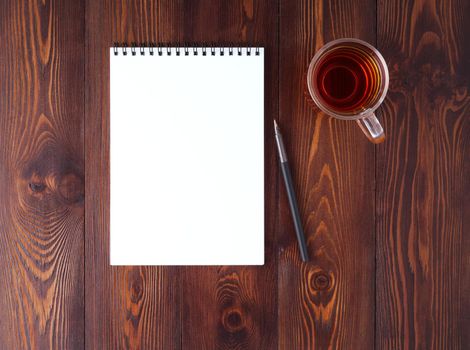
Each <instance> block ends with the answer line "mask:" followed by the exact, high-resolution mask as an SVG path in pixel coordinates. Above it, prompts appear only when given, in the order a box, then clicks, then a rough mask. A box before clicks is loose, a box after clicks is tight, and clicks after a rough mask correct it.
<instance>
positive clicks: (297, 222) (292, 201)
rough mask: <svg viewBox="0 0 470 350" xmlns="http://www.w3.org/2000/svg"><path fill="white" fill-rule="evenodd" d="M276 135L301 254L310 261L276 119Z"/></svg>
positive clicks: (303, 259) (305, 259)
mask: <svg viewBox="0 0 470 350" xmlns="http://www.w3.org/2000/svg"><path fill="white" fill-rule="evenodd" d="M274 137H275V138H276V144H277V150H278V152H279V161H280V163H281V171H282V176H283V177H284V183H285V185H286V191H287V198H288V199H289V206H290V211H291V213H292V219H293V220H294V226H295V233H296V235H297V241H298V242H299V249H300V256H301V257H302V261H304V262H305V261H308V251H307V243H306V242H305V235H304V229H303V228H302V220H301V219H300V214H299V207H298V206H297V198H296V196H295V191H294V185H293V183H292V176H291V174H290V169H289V163H288V162H287V155H286V149H285V148H284V142H283V141H282V135H281V130H280V129H279V126H278V125H277V123H276V120H275V119H274Z"/></svg>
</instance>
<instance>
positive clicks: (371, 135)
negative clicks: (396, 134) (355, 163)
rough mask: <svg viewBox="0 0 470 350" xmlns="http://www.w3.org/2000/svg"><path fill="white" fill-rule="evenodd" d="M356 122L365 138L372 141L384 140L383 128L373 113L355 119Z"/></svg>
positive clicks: (379, 141)
mask: <svg viewBox="0 0 470 350" xmlns="http://www.w3.org/2000/svg"><path fill="white" fill-rule="evenodd" d="M356 121H357V124H359V127H360V128H361V130H362V132H363V133H364V134H366V136H367V138H368V139H369V140H370V141H371V142H373V143H381V142H383V141H384V140H385V134H384V129H383V128H382V125H380V122H379V120H378V119H377V117H376V116H375V114H374V113H371V114H369V115H367V116H365V117H363V118H361V119H357V120H356Z"/></svg>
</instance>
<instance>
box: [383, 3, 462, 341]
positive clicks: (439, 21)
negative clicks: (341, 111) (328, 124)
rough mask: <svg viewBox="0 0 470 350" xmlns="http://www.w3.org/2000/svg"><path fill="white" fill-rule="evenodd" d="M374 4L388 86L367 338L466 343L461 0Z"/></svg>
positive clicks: (384, 107) (384, 113) (384, 109)
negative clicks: (373, 313)
mask: <svg viewBox="0 0 470 350" xmlns="http://www.w3.org/2000/svg"><path fill="white" fill-rule="evenodd" d="M379 5H380V6H379V8H378V24H379V25H378V47H379V49H380V50H381V51H382V52H383V54H384V56H385V57H386V60H387V62H388V65H389V68H390V71H391V84H390V92H389V94H388V98H387V99H386V102H385V105H384V106H383V108H382V109H381V111H382V112H381V115H382V116H383V118H382V119H383V120H384V121H385V129H386V131H387V133H388V140H387V142H385V143H384V144H383V145H380V146H379V148H378V166H377V179H378V181H377V203H378V205H377V326H376V329H377V341H376V346H377V348H379V349H410V348H412V349H464V348H468V344H469V343H470V339H469V336H468V330H469V329H470V322H469V318H468V315H469V313H470V309H469V306H470V305H469V300H470V285H469V283H470V281H469V277H470V276H469V272H468V267H469V260H468V257H469V253H470V242H469V239H468V232H465V230H464V228H466V229H467V231H468V228H469V214H470V212H469V210H468V209H469V207H468V203H469V202H468V199H469V197H468V192H469V191H470V183H469V181H468V176H469V163H470V162H469V142H468V139H469V136H470V133H469V132H470V118H469V117H470V96H469V88H470V85H469V82H470V67H469V62H470V51H469V47H468V38H469V36H470V26H469V24H468V23H469V21H470V4H469V2H468V1H454V0H449V1H404V0H402V1H384V2H379ZM465 209H466V210H465ZM465 214H466V215H465ZM465 236H466V237H465Z"/></svg>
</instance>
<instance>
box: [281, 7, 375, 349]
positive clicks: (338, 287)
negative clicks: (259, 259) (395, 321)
mask: <svg viewBox="0 0 470 350" xmlns="http://www.w3.org/2000/svg"><path fill="white" fill-rule="evenodd" d="M341 37H356V38H360V39H363V40H366V41H368V42H370V43H371V44H375V1H372V0H363V1H334V2H330V1H315V2H314V1H281V24H280V42H281V47H280V112H279V114H280V127H281V129H282V131H283V135H284V139H285V142H286V145H287V151H288V156H290V163H291V167H292V172H293V178H294V181H295V184H296V190H297V194H298V200H299V203H300V210H301V213H302V216H303V223H304V229H305V233H306V236H307V240H308V249H309V253H310V257H311V261H310V262H309V263H302V262H301V260H300V255H299V250H298V246H297V241H296V238H295V232H294V226H293V223H292V220H291V217H290V212H289V209H288V204H287V198H286V195H285V190H284V187H283V186H280V187H281V188H280V189H279V193H280V199H279V205H280V209H279V215H280V228H281V229H282V232H281V233H280V235H279V242H278V244H279V245H280V259H279V266H278V274H279V286H278V294H279V305H278V310H279V315H278V320H279V326H278V327H279V347H280V348H281V349H327V348H331V349H371V348H373V346H374V313H375V311H374V275H375V272H374V266H375V264H374V249H375V247H374V245H375V241H374V239H375V237H374V221H375V218H374V181H375V179H374V145H373V144H371V143H370V142H369V141H368V140H367V139H366V137H365V136H364V135H363V134H362V132H361V131H360V129H359V128H358V126H357V125H356V123H354V122H348V121H339V120H334V119H331V118H329V117H327V116H325V115H323V114H322V113H320V112H318V111H316V110H314V109H313V108H312V107H311V102H310V101H309V99H308V98H307V97H306V94H307V93H306V91H307V90H306V71H307V68H308V64H309V62H310V59H311V58H312V57H313V55H314V53H315V51H316V50H317V49H319V48H320V47H321V46H322V45H323V44H324V43H326V42H328V41H330V40H333V39H337V38H341Z"/></svg>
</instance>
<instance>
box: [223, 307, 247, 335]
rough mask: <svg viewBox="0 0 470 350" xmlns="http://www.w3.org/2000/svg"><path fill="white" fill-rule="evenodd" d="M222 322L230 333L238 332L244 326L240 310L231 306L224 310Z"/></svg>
mask: <svg viewBox="0 0 470 350" xmlns="http://www.w3.org/2000/svg"><path fill="white" fill-rule="evenodd" d="M222 324H223V326H224V328H225V329H226V330H227V331H228V332H231V333H235V332H239V331H241V330H242V329H243V328H245V321H244V319H243V316H242V314H241V312H240V310H238V309H233V308H232V309H229V310H226V311H224V314H223V316H222Z"/></svg>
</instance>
